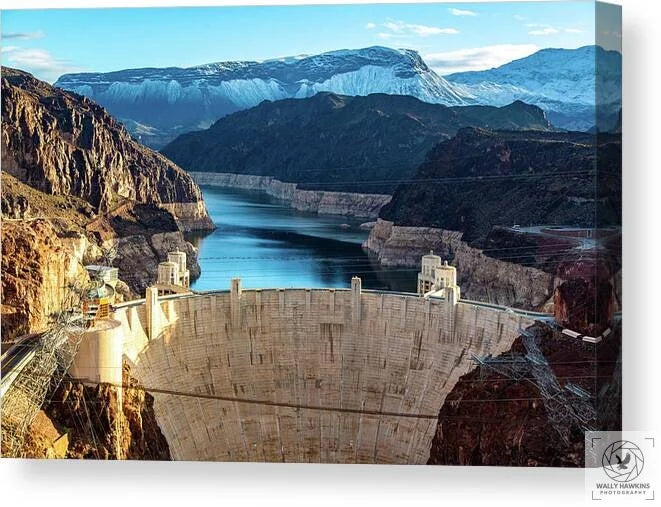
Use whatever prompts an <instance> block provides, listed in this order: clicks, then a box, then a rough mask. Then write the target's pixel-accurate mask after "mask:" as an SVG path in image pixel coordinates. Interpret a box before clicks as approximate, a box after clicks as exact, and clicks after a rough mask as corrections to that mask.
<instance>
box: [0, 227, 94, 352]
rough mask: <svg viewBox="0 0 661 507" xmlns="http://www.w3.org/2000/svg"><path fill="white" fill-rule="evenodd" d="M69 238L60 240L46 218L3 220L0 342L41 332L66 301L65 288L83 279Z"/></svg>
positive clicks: (82, 273)
mask: <svg viewBox="0 0 661 507" xmlns="http://www.w3.org/2000/svg"><path fill="white" fill-rule="evenodd" d="M75 240H76V238H71V241H68V242H67V241H63V240H61V239H60V238H59V237H58V235H57V232H56V230H55V227H54V226H53V225H52V224H51V223H50V222H49V221H48V220H44V219H34V220H29V221H12V220H7V219H3V223H2V339H3V341H7V340H10V339H11V338H13V337H15V336H17V335H20V334H24V333H29V332H32V331H36V330H40V329H44V328H45V327H46V326H47V325H48V323H49V321H48V319H49V316H50V315H52V314H53V313H55V312H57V311H59V310H61V309H62V307H63V306H64V305H65V304H66V302H67V298H68V297H70V295H71V292H70V291H69V290H68V288H67V287H68V285H69V284H75V283H77V282H78V283H84V282H86V281H87V280H88V277H87V272H86V271H85V270H84V269H83V267H82V265H81V261H82V257H81V252H80V250H78V249H76V248H75V245H74V242H75Z"/></svg>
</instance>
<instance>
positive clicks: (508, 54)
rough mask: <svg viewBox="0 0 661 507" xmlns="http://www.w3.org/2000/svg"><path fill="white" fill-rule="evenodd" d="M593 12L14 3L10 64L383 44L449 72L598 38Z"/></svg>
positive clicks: (585, 5) (114, 65)
mask: <svg viewBox="0 0 661 507" xmlns="http://www.w3.org/2000/svg"><path fill="white" fill-rule="evenodd" d="M593 19H594V3H592V2H589V1H588V2H586V1H575V2H529V3H528V2H526V3H519V2H515V3H507V2H504V3H457V4H448V3H439V4H380V5H379V4H363V5H334V6H333V5H317V6H280V7H257V6H253V7H200V8H194V7H186V8H183V7H177V8H135V9H119V8H117V9H49V10H46V9H44V10H9V11H7V10H6V11H3V12H2V64H3V65H8V66H12V67H18V68H21V69H24V70H27V71H29V72H32V73H33V74H35V75H36V76H37V77H39V78H40V79H44V80H46V81H49V82H53V81H55V80H56V79H57V78H58V77H59V76H60V75H61V74H63V73H66V72H85V71H98V72H107V71H112V70H120V69H126V68H136V67H167V66H177V67H186V66H191V65H197V64H203V63H210V62H217V61H227V60H264V59H269V58H279V57H283V56H291V55H299V54H314V53H319V52H323V51H329V50H334V49H353V48H361V47H367V46H373V45H382V46H389V47H395V48H411V49H415V50H418V51H419V52H420V54H421V55H422V56H423V58H424V59H425V61H427V63H428V64H429V65H430V66H431V67H432V68H434V69H435V70H436V71H437V72H439V73H440V74H447V73H450V72H454V71H463V70H479V69H486V68H491V67H494V66H498V65H501V64H503V63H506V62H508V61H511V60H513V59H516V58H521V57H523V56H527V55H529V54H532V53H533V52H535V51H536V50H538V49H541V48H545V47H564V48H576V47H580V46H583V45H586V44H594V39H595V34H594V21H593Z"/></svg>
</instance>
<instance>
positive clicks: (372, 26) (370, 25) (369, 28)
mask: <svg viewBox="0 0 661 507" xmlns="http://www.w3.org/2000/svg"><path fill="white" fill-rule="evenodd" d="M365 28H367V29H368V30H374V29H375V28H376V23H371V22H370V23H367V24H366V25H365Z"/></svg>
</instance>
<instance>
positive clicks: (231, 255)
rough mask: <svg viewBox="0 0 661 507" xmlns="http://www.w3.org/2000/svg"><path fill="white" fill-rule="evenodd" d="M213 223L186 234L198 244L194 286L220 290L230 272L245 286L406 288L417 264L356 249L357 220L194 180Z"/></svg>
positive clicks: (361, 235)
mask: <svg viewBox="0 0 661 507" xmlns="http://www.w3.org/2000/svg"><path fill="white" fill-rule="evenodd" d="M201 188H202V192H203V194H204V200H205V201H206V204H207V210H208V211H209V214H210V215H211V218H212V220H213V221H214V223H215V224H216V227H217V229H216V230H215V231H213V232H212V233H211V234H207V235H198V234H191V235H189V236H188V237H187V239H188V240H189V241H191V242H192V243H193V244H194V245H195V246H196V247H197V248H198V249H199V263H200V266H201V268H202V274H201V276H200V277H199V278H198V279H197V280H195V281H194V282H193V284H192V287H193V289H195V290H213V289H227V288H229V286H230V280H231V279H232V278H233V277H235V276H238V277H240V278H241V284H242V286H243V287H245V288H258V287H263V288H278V287H282V288H289V287H309V288H318V287H334V288H347V287H350V286H351V277H352V276H354V275H355V276H359V277H361V278H362V283H363V287H364V288H366V289H383V290H394V291H405V292H413V291H415V289H416V276H417V270H415V269H403V268H387V267H382V266H380V265H379V263H378V262H377V261H376V260H374V259H372V258H370V256H368V255H367V253H366V252H365V251H364V250H363V248H362V247H361V243H362V242H363V241H364V240H365V239H366V238H367V236H368V231H366V230H362V229H361V228H360V227H359V226H360V223H361V222H362V221H361V220H356V219H350V218H347V217H342V216H336V215H316V214H311V213H304V212H300V211H296V210H293V209H291V208H289V207H288V206H287V205H286V204H285V203H283V202H282V201H278V200H276V199H274V198H272V197H270V196H268V195H266V194H265V193H262V192H255V191H247V190H237V189H226V188H219V187H208V186H202V187H201Z"/></svg>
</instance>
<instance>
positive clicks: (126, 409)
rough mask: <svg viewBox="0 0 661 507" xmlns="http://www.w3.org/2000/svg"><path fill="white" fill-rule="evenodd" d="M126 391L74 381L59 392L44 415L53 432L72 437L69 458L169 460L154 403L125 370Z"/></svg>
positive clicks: (63, 384) (66, 384)
mask: <svg viewBox="0 0 661 507" xmlns="http://www.w3.org/2000/svg"><path fill="white" fill-rule="evenodd" d="M122 385H123V387H116V386H111V385H107V384H99V385H96V386H89V385H85V384H81V383H79V382H75V381H71V380H70V381H65V382H63V383H62V384H61V385H60V387H59V388H58V389H57V391H55V393H54V394H53V397H52V399H51V400H50V402H49V403H47V404H46V406H45V407H44V412H45V414H46V416H47V417H48V418H49V419H50V421H51V422H52V424H53V426H55V427H57V428H61V429H62V430H64V428H66V430H67V432H68V448H67V450H66V455H65V457H67V458H87V459H90V458H91V459H139V460H169V459H171V458H170V451H169V447H168V443H167V441H166V440H165V437H164V436H163V434H162V433H161V430H160V428H159V426H158V423H157V421H156V416H155V415H154V398H153V396H151V395H150V394H149V393H147V392H145V391H144V390H143V389H141V388H140V386H139V384H138V382H137V381H136V380H135V379H134V378H133V377H132V376H131V373H130V369H129V367H128V366H127V365H126V364H125V365H124V371H123V379H122ZM120 390H121V396H120ZM120 399H121V404H120ZM30 433H31V432H29V438H32V436H30ZM63 433H64V431H63Z"/></svg>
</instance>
